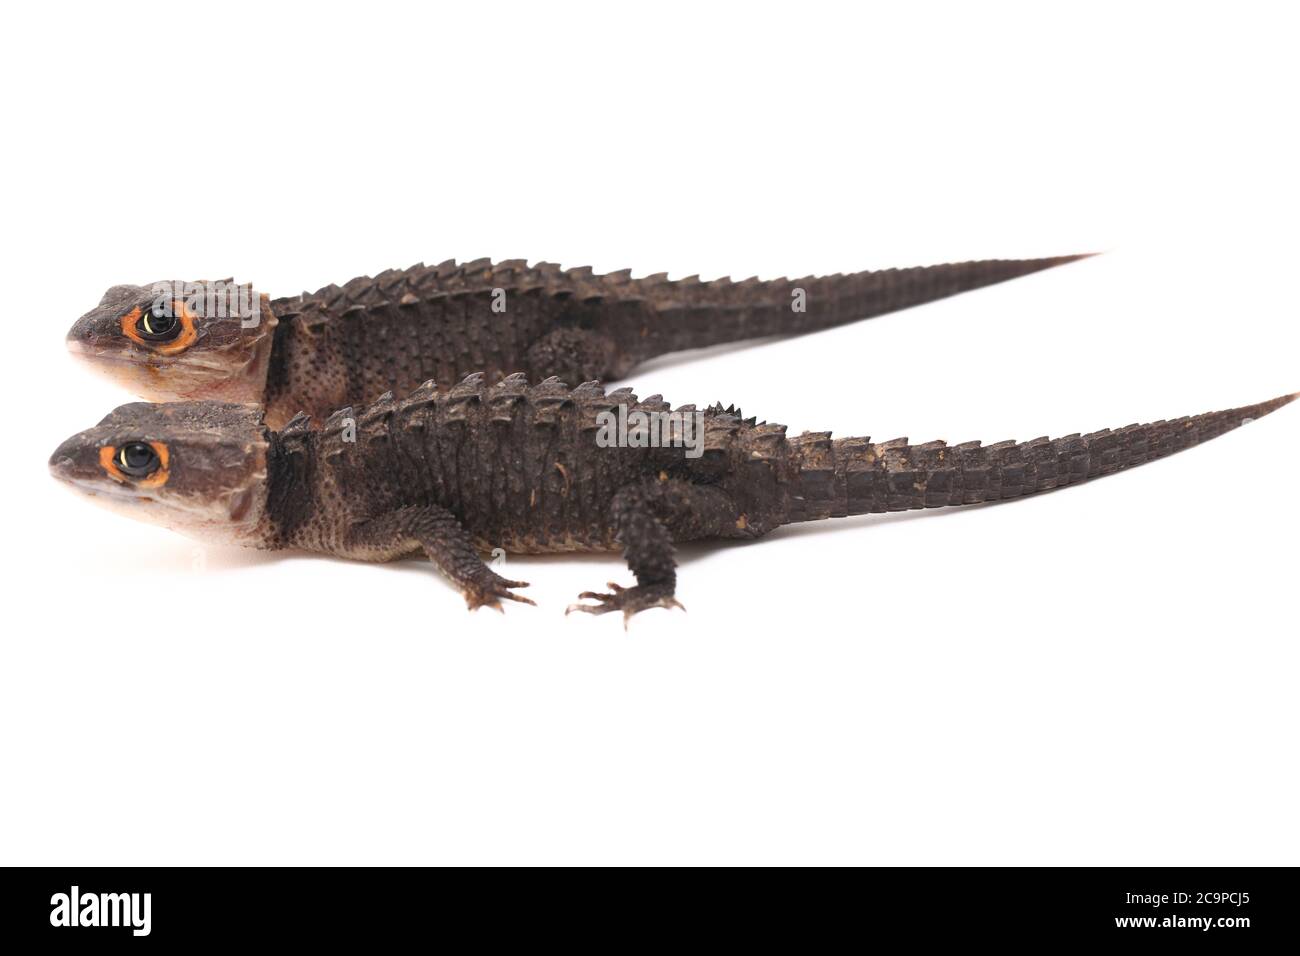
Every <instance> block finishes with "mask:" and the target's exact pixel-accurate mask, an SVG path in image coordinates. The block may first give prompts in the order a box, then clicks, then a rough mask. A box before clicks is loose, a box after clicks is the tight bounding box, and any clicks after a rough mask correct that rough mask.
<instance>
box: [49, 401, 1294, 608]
mask: <svg viewBox="0 0 1300 956" xmlns="http://www.w3.org/2000/svg"><path fill="white" fill-rule="evenodd" d="M1296 397H1297V396H1296V395H1290V396H1285V397H1282V398H1277V399H1274V400H1272V401H1269V402H1264V403H1261V404H1258V405H1252V406H1247V407H1244V408H1238V409H1232V410H1230V411H1222V412H1211V413H1209V414H1205V415H1197V416H1194V417H1190V418H1179V419H1175V420H1173V421H1167V422H1156V423H1153V424H1149V425H1129V426H1126V427H1124V428H1120V429H1117V430H1115V431H1109V430H1107V431H1101V432H1094V433H1092V434H1090V435H1082V436H1080V435H1070V436H1067V437H1065V438H1059V439H1055V440H1048V439H1046V438H1039V439H1035V440H1034V441H1030V442H1025V443H1021V444H1016V443H1014V442H999V443H998V444H995V445H988V446H981V445H980V444H979V443H978V442H972V443H967V444H962V445H953V446H948V445H945V444H944V443H942V442H929V443H926V444H922V445H909V444H908V443H907V441H906V439H896V440H894V441H887V442H872V441H871V440H870V439H867V438H844V439H838V440H832V439H831V437H830V435H829V433H805V434H803V435H800V436H797V437H793V438H790V437H787V436H786V434H785V427H784V426H782V425H775V424H766V423H756V422H755V421H754V419H752V418H751V419H743V418H742V417H741V414H740V412H739V411H738V410H735V409H725V410H724V409H722V408H721V407H720V406H714V407H712V408H710V409H708V410H707V411H705V412H704V413H703V429H704V430H703V441H702V443H701V446H702V454H701V455H699V456H698V457H694V458H692V457H689V456H688V455H687V453H686V449H683V448H681V447H662V448H655V447H602V446H601V445H600V444H598V442H597V436H598V434H600V429H599V422H598V420H597V415H598V414H599V413H601V412H603V411H608V410H616V409H617V408H618V407H619V406H622V407H623V408H625V409H626V410H628V411H629V412H635V411H641V412H654V413H662V412H665V411H668V410H669V407H668V405H667V404H666V403H664V402H663V401H662V400H661V399H660V398H659V396H653V397H651V398H647V399H644V400H638V399H637V398H636V396H634V395H632V394H631V392H630V391H628V390H626V389H620V390H618V391H613V392H609V393H606V392H605V391H604V390H603V389H602V388H601V387H600V386H599V385H598V384H596V383H594V382H591V383H587V384H585V385H582V386H580V387H578V388H576V389H570V388H568V387H566V386H565V385H563V384H562V383H560V382H559V381H558V380H556V379H548V380H546V381H543V382H540V383H538V384H536V385H531V386H530V385H529V384H528V383H527V381H526V380H525V378H524V376H522V375H512V376H510V377H508V378H506V379H505V380H504V381H502V382H500V383H498V384H496V385H488V384H487V383H486V381H485V378H484V376H482V375H474V376H471V377H469V378H467V379H466V380H464V381H463V382H461V383H460V384H459V385H456V386H454V387H452V388H438V387H436V386H434V385H433V383H431V382H430V383H427V384H426V385H424V386H422V387H421V388H419V389H418V390H416V391H415V392H413V393H412V394H410V395H409V396H407V397H405V398H403V399H400V400H394V399H393V398H392V396H391V395H385V396H383V397H382V398H381V399H380V400H379V401H377V402H375V403H373V404H371V405H369V406H365V407H360V408H356V409H355V410H354V409H351V408H348V409H344V410H342V411H340V412H336V413H335V414H334V415H332V416H331V417H330V418H329V420H328V421H326V422H325V423H324V424H323V427H321V428H319V429H314V428H312V427H311V423H310V422H309V421H308V419H307V417H306V416H299V417H298V418H296V419H295V420H294V421H292V422H290V423H289V425H288V426H286V427H285V428H284V429H283V430H281V431H279V432H274V431H272V430H270V429H269V428H266V427H265V426H264V425H263V424H262V423H261V421H260V420H259V419H258V417H257V413H256V412H254V411H252V410H250V409H249V408H248V407H247V406H238V405H227V404H221V403H203V402H194V403H178V404H175V405H147V404H135V405H127V406H123V407H122V408H120V409H118V410H117V411H116V412H114V413H113V414H112V415H110V416H109V417H108V418H106V419H105V420H104V422H103V423H101V424H100V425H99V426H97V427H96V428H94V429H90V430H88V431H86V432H83V433H81V434H80V435H77V436H74V437H73V438H71V439H69V440H68V441H67V442H65V443H64V444H63V445H62V446H60V448H59V449H58V451H56V452H55V454H54V456H53V457H52V458H51V461H50V465H51V469H52V470H53V471H54V473H55V475H56V476H58V477H60V478H63V479H65V480H68V481H71V482H73V483H74V484H76V485H78V486H80V487H81V488H82V489H83V490H88V491H92V492H95V493H101V494H107V495H108V496H109V497H111V498H114V499H115V500H119V501H121V500H129V499H131V498H133V497H134V498H135V499H137V500H140V499H143V500H144V501H146V502H147V503H148V504H149V505H151V506H153V509H154V513H156V510H157V508H158V507H160V506H161V507H168V506H171V505H173V504H177V505H179V506H180V507H181V508H183V514H182V516H181V517H178V518H177V519H176V521H175V522H174V523H176V524H182V525H185V526H186V530H189V531H191V532H192V533H198V534H200V535H204V534H207V533H210V531H212V529H213V528H214V527H215V526H217V525H219V524H220V523H221V522H222V521H227V518H226V516H227V515H228V516H229V518H228V522H227V523H228V524H229V525H230V526H231V530H229V531H227V533H226V536H227V537H228V538H230V539H232V540H238V541H240V542H241V543H244V544H249V545H253V546H256V547H263V548H301V549H306V550H310V551H320V552H325V553H329V554H335V555H340V556H344V557H348V558H355V559H358V560H365V561H386V560H390V559H394V558H399V557H402V556H404V555H408V554H412V553H419V552H423V553H424V554H425V555H427V556H428V557H429V559H430V560H432V561H433V563H434V564H435V565H437V566H438V568H439V569H440V570H441V571H442V572H443V573H444V574H445V575H446V576H447V577H448V578H450V579H451V580H452V581H453V582H454V584H455V585H456V586H457V587H458V588H459V589H460V590H461V592H462V593H463V594H464V596H465V599H466V601H467V602H468V604H469V606H470V607H471V608H474V607H479V606H481V605H484V604H486V605H489V606H494V607H498V608H499V607H500V601H501V600H502V599H509V600H525V599H524V598H522V597H520V596H518V595H516V594H514V593H513V592H512V590H511V589H512V588H516V587H523V586H524V585H523V583H522V582H517V581H509V580H506V579H504V578H501V577H500V576H498V575H497V574H496V573H495V572H493V571H492V570H491V569H490V568H488V567H487V566H486V565H485V564H484V563H483V561H482V560H481V559H480V558H479V553H480V552H482V551H486V550H487V549H489V548H492V547H502V548H505V549H506V550H508V551H513V552H522V553H541V552H556V551H599V550H608V549H614V548H621V549H622V550H623V552H624V554H625V556H626V558H627V563H628V566H629V568H630V569H631V571H632V573H633V575H634V577H635V579H636V584H635V586H633V587H629V588H619V587H617V586H614V585H611V590H610V592H609V593H594V592H587V593H585V594H584V595H581V596H580V597H581V598H585V599H587V600H590V601H592V602H593V603H590V604H580V605H576V606H575V607H577V608H578V609H581V610H584V611H589V612H593V613H603V612H606V611H615V610H618V611H623V612H624V615H625V619H626V617H627V616H630V615H631V614H634V613H636V612H638V611H642V610H645V609H647V608H651V607H673V606H677V602H676V597H675V591H676V564H675V561H674V557H673V546H674V544H675V543H676V542H681V541H692V540H698V539H711V538H755V537H759V536H761V535H763V534H766V533H767V532H769V531H771V530H773V529H775V528H778V527H780V526H781V525H784V524H788V523H791V522H799V521H814V520H818V519H821V518H828V517H839V516H844V515H853V514H866V513H874V512H890V511H902V510H907V509H912V508H938V507H946V506H951V505H962V504H976V503H980V502H988V501H1000V500H1006V499H1010V498H1018V497H1023V496H1025V495H1030V494H1035V493H1038V492H1041V491H1048V490H1051V489H1054V488H1059V487H1063V486H1065V485H1069V484H1076V483H1078V482H1082V481H1087V480H1089V479H1092V478H1097V477H1100V476H1102V475H1107V474H1110V473H1112V472H1116V471H1121V470H1123V469H1125V468H1131V467H1133V466H1135V465H1140V464H1143V463H1145V462H1148V461H1152V460H1154V459H1157V458H1161V457H1164V456H1165V455H1169V454H1172V453H1173V452H1176V451H1180V450H1182V449H1184V448H1187V447H1190V446H1192V445H1195V444H1198V443H1200V442H1203V441H1207V440H1209V439H1211V438H1214V437H1215V436H1217V435H1220V434H1222V433H1223V432H1226V431H1229V430H1231V429H1233V428H1236V427H1238V426H1239V425H1241V424H1243V423H1244V422H1246V421H1248V420H1251V419H1255V418H1259V417H1261V416H1263V415H1266V414H1268V413H1269V412H1272V411H1274V410H1275V409H1277V408H1280V407H1281V406H1282V405H1285V404H1287V403H1288V402H1290V401H1292V400H1293V399H1294V398H1296ZM677 411H678V412H694V407H693V406H683V407H682V408H679V409H677ZM134 440H145V441H153V442H156V443H159V444H160V445H166V446H168V447H169V448H170V449H171V453H170V459H169V466H168V467H169V469H170V471H171V473H172V474H171V477H169V478H168V479H167V480H166V481H164V482H161V483H159V480H158V477H157V475H156V474H155V476H154V477H153V478H152V479H151V480H153V481H154V482H155V486H154V487H151V488H149V489H148V490H147V491H144V490H141V491H135V489H133V488H132V487H131V485H130V482H124V481H122V480H121V479H113V480H112V481H108V480H106V479H105V477H104V475H103V474H102V473H101V472H100V470H99V467H100V466H99V464H97V462H99V461H102V459H103V457H104V453H103V452H102V449H104V448H106V447H107V448H108V449H109V450H110V451H109V452H108V454H109V455H110V456H111V453H112V449H114V448H117V447H119V446H120V445H121V444H122V443H124V442H128V441H134ZM242 460H246V461H247V463H248V465H247V468H246V469H244V470H242V471H241V469H240V468H239V467H238V463H239V462H240V461H242ZM192 461H193V462H198V463H200V465H201V467H200V468H199V474H198V475H195V474H191V473H190V469H189V468H188V464H189V463H190V462H192ZM173 485H174V488H173ZM254 488H260V489H262V493H261V495H260V496H256V497H250V489H254ZM133 492H134V493H133ZM173 494H175V495H177V496H179V498H178V500H177V502H172V501H170V500H169V496H170V495H173ZM204 502H216V504H215V506H212V507H207V508H206V510H205V508H204V507H202V505H203V503H204ZM196 515H198V517H196Z"/></svg>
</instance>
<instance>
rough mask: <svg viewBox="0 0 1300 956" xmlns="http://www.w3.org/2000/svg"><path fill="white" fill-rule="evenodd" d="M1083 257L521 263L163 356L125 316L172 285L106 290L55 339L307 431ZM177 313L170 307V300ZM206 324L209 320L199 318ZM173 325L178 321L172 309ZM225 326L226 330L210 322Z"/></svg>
mask: <svg viewBox="0 0 1300 956" xmlns="http://www.w3.org/2000/svg"><path fill="white" fill-rule="evenodd" d="M1079 258H1082V257H1081V256H1059V257H1056V258H1050V259H1023V260H1021V259H1006V260H1003V259H991V260H984V261H979V262H963V263H954V264H948V265H937V266H925V267H918V268H913V269H886V270H883V271H880V272H859V273H856V274H853V275H836V276H825V277H821V278H817V277H813V276H809V277H807V278H803V279H777V280H774V281H770V282H760V281H759V280H757V279H747V280H745V281H744V282H732V281H730V280H729V279H718V280H716V281H712V282H700V281H699V279H698V278H695V277H693V278H690V279H682V280H680V281H676V282H670V281H668V279H667V278H666V276H664V275H657V276H649V277H647V278H643V279H633V278H631V277H630V270H628V271H624V272H615V273H610V274H608V275H593V274H592V271H591V269H568V270H562V269H560V268H559V267H558V266H556V265H553V264H551V263H539V264H537V265H535V266H529V265H527V264H526V263H525V262H524V261H523V260H513V261H506V262H500V263H497V264H495V265H493V264H492V263H491V262H489V261H488V260H487V259H480V260H478V261H476V262H469V263H464V264H457V263H455V262H445V263H443V264H442V265H439V266H428V267H426V266H424V265H417V266H412V267H411V268H410V269H405V270H391V271H388V272H384V273H381V274H380V275H377V276H375V277H374V278H369V277H366V276H363V277H360V278H357V279H353V280H352V281H351V282H348V283H347V284H346V285H343V286H328V287H326V288H324V289H321V290H320V291H318V292H316V293H303V295H301V296H297V297H294V298H284V299H276V300H274V301H271V300H270V299H269V298H266V297H262V298H261V299H260V300H259V301H260V303H261V311H260V316H259V321H257V322H256V324H254V325H252V326H251V327H246V325H245V324H244V323H243V322H242V320H241V318H230V317H228V316H231V315H234V313H235V306H234V303H235V302H236V301H237V297H236V295H235V293H234V291H233V290H231V289H230V288H227V286H228V285H229V281H228V280H227V282H226V283H223V284H221V285H222V292H221V293H220V294H218V295H216V297H215V298H214V299H213V303H214V306H218V305H220V306H225V305H229V308H226V309H225V310H224V311H222V310H221V309H220V308H217V307H214V306H208V305H207V304H206V301H205V302H204V307H203V309H200V308H199V305H198V303H195V302H191V303H189V305H188V306H187V308H186V313H187V315H186V318H185V321H184V323H182V324H183V325H185V331H184V333H183V336H182V334H181V333H179V332H177V333H176V334H177V335H178V336H180V337H178V338H177V339H176V340H174V341H143V340H141V339H140V336H138V335H136V336H135V337H131V336H130V335H128V332H129V331H130V329H131V328H132V320H131V318H130V317H131V316H134V315H137V314H138V313H139V312H141V311H148V310H149V309H150V307H151V304H152V303H156V302H173V304H174V301H173V300H172V298H171V297H170V296H167V295H162V296H160V295H159V292H158V287H159V285H161V286H162V288H164V289H170V288H173V287H180V286H184V283H163V284H151V285H149V286H130V285H123V286H114V287H113V288H111V289H109V290H108V291H107V292H106V293H105V294H104V297H103V299H102V300H101V301H100V303H99V305H98V306H96V307H95V308H94V309H92V310H91V311H90V312H87V313H86V314H85V315H83V316H82V317H81V318H80V319H78V320H77V322H76V323H75V324H74V325H73V327H72V330H71V331H70V332H69V333H68V347H69V349H70V350H71V351H72V352H73V353H74V354H75V355H77V356H79V357H81V358H83V359H86V360H87V361H89V362H90V363H92V365H94V366H95V367H96V368H97V369H99V370H100V371H103V372H106V373H108V374H110V375H112V376H113V377H115V378H116V379H118V380H119V381H121V382H122V383H123V384H125V385H126V386H127V387H129V388H130V389H132V390H133V391H135V392H136V393H137V394H140V395H142V396H144V397H145V398H148V399H150V400H154V401H173V400H194V399H214V400H221V401H231V402H251V403H256V404H260V405H264V406H266V409H267V421H268V422H269V423H270V424H271V425H272V427H279V426H280V425H282V424H284V423H285V422H286V421H288V420H289V419H290V418H291V417H292V416H293V415H294V414H296V413H297V412H300V411H302V412H307V413H308V414H311V415H314V416H316V417H317V419H319V418H321V417H323V416H325V415H328V414H329V413H330V412H332V411H333V410H334V409H336V408H341V407H343V406H344V405H356V404H360V403H362V402H367V401H371V400H373V399H374V398H376V397H377V396H378V395H380V394H382V393H383V392H385V391H392V392H394V393H395V394H398V395H400V394H403V393H405V392H408V391H410V390H411V389H413V388H415V387H416V386H418V385H419V384H420V383H421V382H424V381H427V380H429V379H431V378H432V379H436V380H438V381H444V382H447V381H451V382H457V381H460V380H461V379H462V378H464V377H465V376H466V375H468V374H471V373H473V372H477V371H481V372H483V373H485V375H486V377H487V380H488V381H489V382H495V381H498V380H499V379H501V378H502V377H504V376H505V375H508V374H511V373H514V372H523V373H525V374H527V375H529V376H530V378H532V379H533V380H534V381H540V380H541V379H543V378H546V377H548V376H551V375H556V376H559V377H561V378H562V379H563V380H564V381H568V382H583V381H590V380H601V381H608V380H610V379H614V378H621V377H623V376H625V375H626V374H627V373H628V372H629V371H630V370H631V369H632V368H633V367H634V366H636V365H637V364H638V363H640V362H644V361H645V360H647V359H649V358H651V357H654V356H657V355H663V354H665V353H668V352H677V351H681V350H684V349H693V348H701V347H705V346H709V345H717V344H719V343H723V342H735V341H740V340H743V339H752V338H759V337H763V336H772V335H793V334H799V333H804V332H811V331H814V330H817V329H824V328H829V327H831V326H835V325H841V324H843V323H846V322H852V321H855V320H858V319H865V318H869V317H871V316H876V315H880V314H882V313H885V312H892V311H895V310H898V309H902V308H906V307H908V306H912V305H918V304H920V303H922V302H929V301H932V300H935V299H941V298H944V297H946V296H951V295H955V294H957V293H959V292H965V291H968V290H971V289H977V288H980V287H981V286H987V285H992V284H994V283H997V282H1002V281H1005V280H1007V279H1012V278H1015V277H1017V276H1023V275H1027V274H1029V273H1031V272H1037V271H1039V270H1042V269H1047V268H1049V267H1051V266H1055V265H1061V264H1063V263H1066V262H1072V261H1074V260H1075V259H1079ZM208 285H211V284H208ZM175 301H179V300H175ZM209 310H211V311H213V312H214V314H212V315H208V314H206V313H207V312H208V311H209ZM176 311H180V310H179V308H177V309H176ZM223 316H227V317H223Z"/></svg>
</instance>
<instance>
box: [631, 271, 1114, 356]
mask: <svg viewBox="0 0 1300 956" xmlns="http://www.w3.org/2000/svg"><path fill="white" fill-rule="evenodd" d="M1090 255H1093V253H1084V254H1081V255H1072V256H1054V257H1052V258H1046V259H983V260H977V261H973V262H954V263H946V264H943V265H934V266H916V267H914V268H909V269H883V270H881V271H878V272H855V273H852V274H850V275H832V276H808V277H806V278H803V279H773V280H771V281H766V282H763V281H759V280H758V279H746V280H745V281H744V282H731V281H730V280H728V279H718V280H715V281H712V282H700V281H698V280H697V279H685V280H681V281H678V282H669V281H667V280H666V279H665V278H664V277H658V276H656V277H651V278H648V279H637V280H632V284H633V286H634V287H635V288H636V293H637V294H639V295H641V296H643V297H644V298H645V299H646V300H647V301H648V302H649V304H650V305H651V306H652V307H653V309H654V311H655V313H656V315H655V318H654V319H653V320H652V321H651V322H650V323H649V326H648V328H646V330H645V340H644V341H643V343H642V344H641V346H640V349H641V351H642V353H643V354H641V355H639V356H638V359H644V358H650V357H652V356H655V355H662V354H665V353H667V352H678V351H681V350H683V349H695V348H702V347H704V346H709V345H718V344H721V343H723V342H736V341H740V340H742V339H752V338H760V337H763V336H769V335H796V334H800V333H804V332H813V331H816V330H818V329H826V328H830V327H832V326H836V325H843V324H845V323H848V322H856V321H858V320H859V319H869V318H871V317H873V316H877V315H883V314H884V313H886V312H894V311H897V310H899V309H905V308H908V307H910V306H914V305H920V304H922V303H924V302H932V301H934V300H936V299H943V298H947V297H948V296H952V295H957V294H958V293H960V292H968V291H970V290H972V289H978V288H981V287H982V286H988V285H994V284H995V283H998V282H1005V281H1006V280H1008V279H1015V278H1018V277H1019V276H1024V275H1029V274H1030V273H1032V272H1040V271H1042V270H1043V269H1050V268H1052V267H1053V266H1059V265H1064V264H1066V263H1068V262H1075V261H1077V260H1079V259H1086V258H1088V256H1090Z"/></svg>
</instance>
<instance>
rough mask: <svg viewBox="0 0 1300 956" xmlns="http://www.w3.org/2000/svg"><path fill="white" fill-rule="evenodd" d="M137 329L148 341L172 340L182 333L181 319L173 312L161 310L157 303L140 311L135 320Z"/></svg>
mask: <svg viewBox="0 0 1300 956" xmlns="http://www.w3.org/2000/svg"><path fill="white" fill-rule="evenodd" d="M135 331H136V334H137V335H139V336H140V338H142V339H145V340H146V341H148V342H170V341H171V340H172V339H174V338H176V336H178V335H180V332H181V323H180V320H179V319H178V318H177V317H176V316H175V315H172V314H169V313H165V312H160V311H159V310H158V307H157V306H156V305H153V306H150V307H149V309H148V310H146V311H143V312H141V313H140V318H138V319H136V321H135Z"/></svg>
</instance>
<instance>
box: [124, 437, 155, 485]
mask: <svg viewBox="0 0 1300 956" xmlns="http://www.w3.org/2000/svg"><path fill="white" fill-rule="evenodd" d="M115 464H116V465H117V467H118V469H119V470H120V471H121V472H122V474H124V475H130V476H131V477H132V478H145V477H147V476H149V475H152V474H153V473H154V472H155V471H157V470H158V466H159V465H160V464H161V461H160V460H159V458H158V452H156V451H154V449H153V446H152V445H148V444H146V443H145V442H142V441H131V442H127V443H126V444H125V445H123V446H122V447H121V448H119V449H118V451H117V461H116V462H115Z"/></svg>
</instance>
